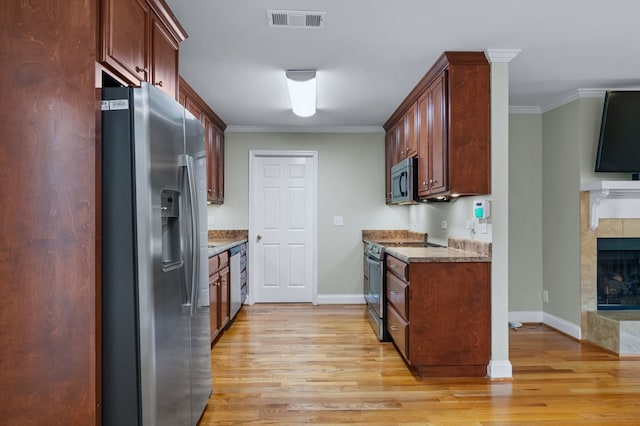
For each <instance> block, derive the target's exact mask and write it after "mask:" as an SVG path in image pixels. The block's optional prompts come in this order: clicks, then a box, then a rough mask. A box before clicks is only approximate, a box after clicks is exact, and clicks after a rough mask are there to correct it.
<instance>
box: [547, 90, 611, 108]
mask: <svg viewBox="0 0 640 426" xmlns="http://www.w3.org/2000/svg"><path fill="white" fill-rule="evenodd" d="M606 91H607V89H576V90H572V91H571V92H569V93H565V94H564V95H562V96H560V97H558V98H556V99H554V100H553V102H551V103H550V104H548V105H545V106H543V107H542V113H543V114H544V113H545V112H548V111H551V110H553V109H556V108H560V107H561V106H563V105H566V104H568V103H571V102H573V101H577V100H578V99H582V98H598V97H604V94H605V92H606Z"/></svg>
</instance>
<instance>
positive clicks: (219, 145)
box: [216, 128, 224, 203]
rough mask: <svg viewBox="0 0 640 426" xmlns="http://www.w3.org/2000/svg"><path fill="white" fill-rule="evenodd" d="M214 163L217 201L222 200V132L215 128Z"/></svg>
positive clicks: (221, 201) (220, 201)
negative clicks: (216, 168)
mask: <svg viewBox="0 0 640 426" xmlns="http://www.w3.org/2000/svg"><path fill="white" fill-rule="evenodd" d="M216 129H217V130H216V132H217V135H218V137H217V138H216V141H217V145H216V163H217V166H218V203H223V202H224V132H223V131H222V130H220V129H218V128H216Z"/></svg>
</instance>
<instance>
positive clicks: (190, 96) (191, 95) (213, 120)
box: [178, 77, 227, 204]
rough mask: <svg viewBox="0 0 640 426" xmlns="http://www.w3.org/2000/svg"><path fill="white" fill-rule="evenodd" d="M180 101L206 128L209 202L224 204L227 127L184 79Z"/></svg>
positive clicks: (181, 82) (179, 96) (181, 84)
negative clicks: (225, 135)
mask: <svg viewBox="0 0 640 426" xmlns="http://www.w3.org/2000/svg"><path fill="white" fill-rule="evenodd" d="M178 86H179V89H178V92H179V93H178V99H179V100H180V103H181V104H182V105H184V107H185V108H186V109H187V110H188V111H189V112H191V113H192V114H193V115H194V116H195V117H196V118H198V119H200V121H201V122H202V125H203V126H204V138H205V141H204V142H205V150H206V155H207V202H209V203H214V204H222V203H223V202H224V129H225V128H226V127H227V125H226V124H225V123H224V122H223V121H222V120H221V119H220V117H218V116H217V115H216V113H215V112H213V110H212V109H211V107H209V105H207V103H206V102H205V101H204V100H203V99H202V98H201V97H200V96H199V95H198V94H197V93H196V91H195V90H193V88H192V87H191V86H190V85H189V83H187V82H186V80H184V79H183V78H182V77H180V78H179V84H178Z"/></svg>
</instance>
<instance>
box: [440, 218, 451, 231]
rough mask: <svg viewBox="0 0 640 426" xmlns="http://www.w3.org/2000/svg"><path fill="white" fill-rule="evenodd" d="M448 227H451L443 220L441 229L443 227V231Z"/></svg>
mask: <svg viewBox="0 0 640 426" xmlns="http://www.w3.org/2000/svg"><path fill="white" fill-rule="evenodd" d="M448 226H449V224H448V223H447V221H446V220H443V221H442V223H441V224H440V227H441V228H442V229H447V227H448Z"/></svg>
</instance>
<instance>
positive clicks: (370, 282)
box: [364, 242, 389, 341]
mask: <svg viewBox="0 0 640 426" xmlns="http://www.w3.org/2000/svg"><path fill="white" fill-rule="evenodd" d="M364 298H365V300H366V301H367V312H368V316H369V322H370V323H371V327H372V328H373V331H375V333H376V335H377V336H378V339H379V340H380V341H388V340H389V335H388V333H387V324H386V302H385V286H384V247H383V246H381V245H379V244H375V243H369V242H366V243H364Z"/></svg>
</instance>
